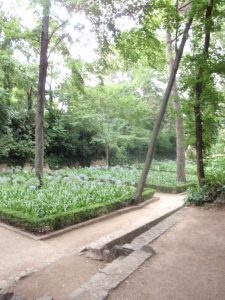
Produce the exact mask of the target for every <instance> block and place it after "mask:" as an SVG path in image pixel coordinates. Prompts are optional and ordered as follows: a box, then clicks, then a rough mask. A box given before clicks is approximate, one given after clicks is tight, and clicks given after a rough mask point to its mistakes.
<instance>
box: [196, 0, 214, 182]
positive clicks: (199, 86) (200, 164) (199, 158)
mask: <svg viewBox="0 0 225 300" xmlns="http://www.w3.org/2000/svg"><path fill="white" fill-rule="evenodd" d="M213 4H214V0H210V1H209V4H208V6H207V9H206V14H205V22H206V25H205V41H204V49H203V57H204V59H205V60H207V59H208V53H209V47H210V36H211V34H210V33H211V32H210V31H211V26H210V19H211V17H212V13H213ZM202 77H203V67H202V66H199V70H198V75H197V83H196V86H195V105H194V116H195V138H196V144H195V147H196V164H197V174H198V182H199V185H200V186H202V185H203V184H204V180H205V170H204V154H203V151H204V141H203V124H202V114H201V97H202V91H203V81H202Z"/></svg>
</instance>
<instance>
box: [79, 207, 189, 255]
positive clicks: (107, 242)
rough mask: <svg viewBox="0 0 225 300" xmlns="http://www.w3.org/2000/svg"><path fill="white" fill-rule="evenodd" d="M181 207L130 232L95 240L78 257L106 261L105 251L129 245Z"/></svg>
mask: <svg viewBox="0 0 225 300" xmlns="http://www.w3.org/2000/svg"><path fill="white" fill-rule="evenodd" d="M182 207H183V206H180V207H178V208H176V209H174V210H172V211H170V212H168V213H166V214H164V215H162V216H161V217H159V218H157V219H154V220H151V221H150V222H148V223H143V224H142V225H140V224H139V225H138V226H135V227H133V228H131V229H130V230H120V231H117V232H116V233H115V234H110V235H108V236H104V237H102V238H100V239H99V240H97V241H96V242H93V243H90V244H88V245H86V246H85V247H83V248H82V249H81V251H80V255H85V256H86V257H89V258H92V259H97V260H107V261H110V260H108V259H107V258H106V259H105V255H104V252H105V251H106V250H111V249H112V248H113V247H114V246H116V245H118V244H119V245H121V244H125V243H129V242H130V241H132V240H133V239H135V238H136V237H137V236H139V235H140V234H142V233H143V232H146V231H147V230H149V229H150V228H152V227H153V226H155V225H157V224H158V223H160V222H162V221H163V220H164V219H166V218H168V217H169V216H171V215H173V214H174V213H176V212H177V211H178V210H180V209H181V208H182Z"/></svg>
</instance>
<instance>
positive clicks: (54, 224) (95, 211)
mask: <svg viewBox="0 0 225 300" xmlns="http://www.w3.org/2000/svg"><path fill="white" fill-rule="evenodd" d="M154 193H155V190H153V189H145V190H144V192H143V198H142V201H145V200H147V199H150V198H152V197H153V195H154ZM131 205H133V199H132V198H130V199H126V198H121V199H116V200H112V201H111V202H108V203H100V204H93V205H90V206H88V207H81V208H77V209H74V210H71V211H66V212H61V213H58V214H53V215H49V216H45V217H42V218H41V217H35V216H31V215H25V214H24V213H23V212H21V211H13V210H10V209H4V208H0V221H2V222H5V223H7V224H10V225H13V226H16V227H20V228H22V229H25V230H27V231H30V232H33V233H38V234H46V233H48V232H51V231H55V230H58V229H62V228H65V227H67V226H70V225H74V224H78V223H81V222H84V221H87V220H90V219H93V218H96V217H99V216H102V215H105V214H108V213H110V212H112V211H115V210H117V209H120V208H123V207H128V206H131Z"/></svg>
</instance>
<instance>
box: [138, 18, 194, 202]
mask: <svg viewBox="0 0 225 300" xmlns="http://www.w3.org/2000/svg"><path fill="white" fill-rule="evenodd" d="M192 21H193V17H192V16H190V17H189V19H188V21H187V23H186V25H185V29H184V32H183V36H182V40H181V43H180V47H179V49H178V51H177V53H176V58H175V61H174V64H173V68H172V71H171V73H170V77H169V81H168V84H167V88H166V91H165V94H164V97H163V100H162V104H161V108H160V111H159V114H158V117H157V120H156V123H155V125H154V128H153V131H152V136H151V142H150V144H149V147H148V153H147V156H146V160H145V164H144V168H143V171H142V174H141V178H140V181H139V183H138V187H137V190H136V193H135V202H136V203H139V202H140V201H141V196H142V192H143V190H144V186H145V182H146V179H147V176H148V172H149V169H150V166H151V162H152V159H153V154H154V149H155V145H156V141H157V137H158V134H159V130H160V126H161V123H162V119H163V116H164V114H165V111H166V107H167V103H168V100H169V97H170V94H171V91H172V88H173V85H174V80H175V78H176V74H177V71H178V68H179V64H180V60H181V58H182V55H183V50H184V46H185V43H186V41H187V38H188V32H189V30H190V27H191V24H192Z"/></svg>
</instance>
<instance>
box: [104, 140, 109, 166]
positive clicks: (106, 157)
mask: <svg viewBox="0 0 225 300" xmlns="http://www.w3.org/2000/svg"><path fill="white" fill-rule="evenodd" d="M105 160H106V165H107V167H108V166H109V145H108V144H106V145H105Z"/></svg>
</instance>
